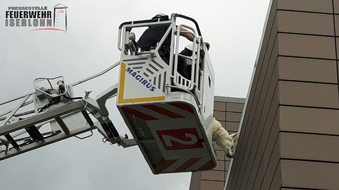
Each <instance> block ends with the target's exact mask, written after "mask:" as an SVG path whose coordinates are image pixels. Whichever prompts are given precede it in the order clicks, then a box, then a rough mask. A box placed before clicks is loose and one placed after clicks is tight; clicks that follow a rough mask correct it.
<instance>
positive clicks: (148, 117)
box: [121, 107, 157, 120]
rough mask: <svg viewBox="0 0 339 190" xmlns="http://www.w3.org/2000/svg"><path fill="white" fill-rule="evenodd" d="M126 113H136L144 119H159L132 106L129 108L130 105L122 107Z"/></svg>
mask: <svg viewBox="0 0 339 190" xmlns="http://www.w3.org/2000/svg"><path fill="white" fill-rule="evenodd" d="M121 109H122V110H123V111H124V112H125V113H128V114H132V115H135V116H136V117H139V118H141V119H143V120H157V118H155V117H153V116H150V115H147V114H144V113H142V112H140V111H138V110H135V109H132V108H129V107H122V108H121Z"/></svg>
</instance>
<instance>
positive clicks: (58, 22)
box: [5, 4, 68, 33]
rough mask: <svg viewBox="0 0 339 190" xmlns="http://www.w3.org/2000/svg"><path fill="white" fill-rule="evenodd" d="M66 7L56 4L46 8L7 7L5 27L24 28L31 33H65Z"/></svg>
mask: <svg viewBox="0 0 339 190" xmlns="http://www.w3.org/2000/svg"><path fill="white" fill-rule="evenodd" d="M67 8H68V7H67V6H65V5H62V4H57V5H55V6H53V7H52V10H51V9H49V7H48V6H22V7H8V10H6V18H5V26H6V27H12V28H14V27H26V28H30V29H31V30H32V31H36V30H54V31H62V32H65V33H66V32H67Z"/></svg>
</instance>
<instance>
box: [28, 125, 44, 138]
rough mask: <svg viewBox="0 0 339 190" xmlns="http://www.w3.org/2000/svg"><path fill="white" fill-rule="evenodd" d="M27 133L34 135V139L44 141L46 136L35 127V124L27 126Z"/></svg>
mask: <svg viewBox="0 0 339 190" xmlns="http://www.w3.org/2000/svg"><path fill="white" fill-rule="evenodd" d="M25 129H26V131H27V133H28V134H29V135H30V136H31V137H32V139H33V140H39V141H44V137H43V136H42V134H41V133H40V132H39V130H38V129H37V128H36V127H35V125H32V126H30V127H26V128H25Z"/></svg>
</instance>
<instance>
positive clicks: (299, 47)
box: [191, 0, 339, 190]
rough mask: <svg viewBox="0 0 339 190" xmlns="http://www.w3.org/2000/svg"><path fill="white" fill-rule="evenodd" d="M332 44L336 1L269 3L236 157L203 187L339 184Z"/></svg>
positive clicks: (338, 29) (260, 189)
mask: <svg viewBox="0 0 339 190" xmlns="http://www.w3.org/2000/svg"><path fill="white" fill-rule="evenodd" d="M338 44H339V0H271V4H270V8H269V11H268V15H267V20H266V24H265V29H264V33H263V38H262V42H261V47H260V49H259V52H258V56H257V60H256V64H255V70H254V73H253V77H252V82H251V85H250V89H249V94H248V97H247V99H246V103H245V107H244V111H243V118H242V119H241V121H240V124H239V125H240V132H239V133H240V136H239V142H238V144H237V150H236V154H235V157H234V159H233V160H232V161H231V163H230V168H229V169H228V170H226V169H225V176H226V179H225V186H224V187H223V188H221V187H220V186H222V185H220V186H213V185H211V184H207V185H210V186H209V189H216V190H218V189H226V190H245V189H249V190H275V189H281V190H292V189H339V180H338V174H339V148H338V145H339V96H338V92H339V87H338V84H339V82H338V81H339V76H338V73H339V67H338V66H339V65H338V64H339V58H338V57H339V45H338ZM225 102H227V101H225ZM226 104H227V103H226ZM216 105H217V101H216ZM217 109H218V108H217V106H216V109H215V110H216V111H217ZM225 126H226V128H227V125H225ZM225 163H227V161H225ZM225 165H226V164H225ZM224 168H226V167H224ZM197 175H200V179H201V183H200V186H199V188H200V189H204V188H205V187H204V186H202V182H203V180H205V178H206V177H205V178H203V174H202V173H201V174H193V175H192V180H193V179H194V177H196V176H197ZM221 178H222V177H220V176H218V177H216V178H215V179H221ZM208 179H210V178H208ZM205 181H206V180H205ZM209 181H212V180H209ZM218 182H219V181H218ZM205 184H206V182H205ZM192 185H193V184H192ZM192 185H191V187H192ZM214 187H215V188H214ZM199 188H195V189H197V190H199ZM193 189H194V188H193Z"/></svg>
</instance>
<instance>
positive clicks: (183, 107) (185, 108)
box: [171, 103, 194, 113]
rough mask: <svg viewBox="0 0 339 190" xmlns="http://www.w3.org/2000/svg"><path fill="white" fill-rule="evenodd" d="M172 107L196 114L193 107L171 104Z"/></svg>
mask: <svg viewBox="0 0 339 190" xmlns="http://www.w3.org/2000/svg"><path fill="white" fill-rule="evenodd" d="M171 105H172V106H175V107H177V108H180V109H183V110H185V111H188V112H191V113H194V110H193V107H192V106H190V105H188V104H184V103H171Z"/></svg>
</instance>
